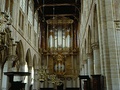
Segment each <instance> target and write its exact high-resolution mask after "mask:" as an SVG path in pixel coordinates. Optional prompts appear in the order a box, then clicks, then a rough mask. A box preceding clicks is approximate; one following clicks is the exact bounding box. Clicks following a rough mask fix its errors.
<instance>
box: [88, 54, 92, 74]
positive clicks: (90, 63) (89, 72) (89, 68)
mask: <svg viewBox="0 0 120 90" xmlns="http://www.w3.org/2000/svg"><path fill="white" fill-rule="evenodd" d="M87 62H88V75H93V74H94V64H93V58H92V54H91V53H88V54H87Z"/></svg>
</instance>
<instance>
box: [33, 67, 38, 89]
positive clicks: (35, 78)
mask: <svg viewBox="0 0 120 90" xmlns="http://www.w3.org/2000/svg"><path fill="white" fill-rule="evenodd" d="M37 71H38V70H37V69H34V87H33V89H35V90H38V82H37V79H38V75H37Z"/></svg>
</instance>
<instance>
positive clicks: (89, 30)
mask: <svg viewBox="0 0 120 90" xmlns="http://www.w3.org/2000/svg"><path fill="white" fill-rule="evenodd" d="M88 53H91V28H90V26H88Z"/></svg>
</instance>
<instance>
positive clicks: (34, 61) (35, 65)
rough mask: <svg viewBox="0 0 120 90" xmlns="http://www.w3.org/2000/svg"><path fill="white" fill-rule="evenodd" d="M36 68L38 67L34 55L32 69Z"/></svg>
mask: <svg viewBox="0 0 120 90" xmlns="http://www.w3.org/2000/svg"><path fill="white" fill-rule="evenodd" d="M37 66H38V64H37V57H36V55H34V57H33V67H34V69H37Z"/></svg>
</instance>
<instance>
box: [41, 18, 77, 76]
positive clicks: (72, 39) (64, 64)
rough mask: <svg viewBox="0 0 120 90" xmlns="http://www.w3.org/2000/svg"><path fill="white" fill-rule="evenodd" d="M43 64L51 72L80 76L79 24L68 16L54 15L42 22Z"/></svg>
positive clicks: (60, 74)
mask: <svg viewBox="0 0 120 90" xmlns="http://www.w3.org/2000/svg"><path fill="white" fill-rule="evenodd" d="M40 32H41V40H40V44H41V45H40V46H41V53H42V58H41V64H42V65H44V66H47V68H48V71H49V74H57V75H59V76H64V77H72V76H78V74H79V60H78V55H79V54H78V52H79V48H78V42H77V37H78V36H77V34H78V26H77V22H76V21H73V20H72V19H69V18H66V17H53V18H51V19H49V20H47V22H43V23H42V24H41V31H40Z"/></svg>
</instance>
